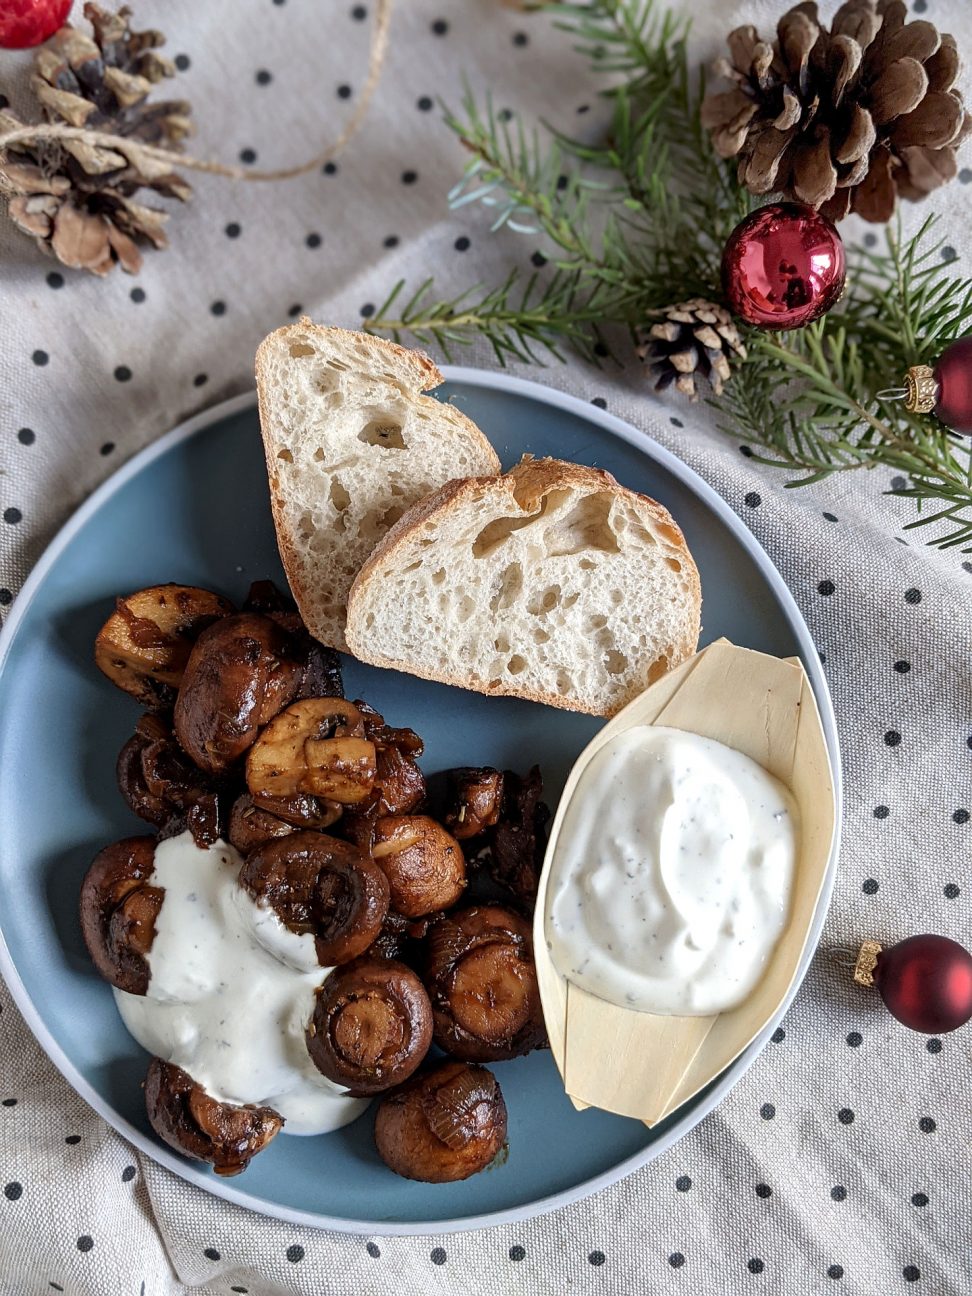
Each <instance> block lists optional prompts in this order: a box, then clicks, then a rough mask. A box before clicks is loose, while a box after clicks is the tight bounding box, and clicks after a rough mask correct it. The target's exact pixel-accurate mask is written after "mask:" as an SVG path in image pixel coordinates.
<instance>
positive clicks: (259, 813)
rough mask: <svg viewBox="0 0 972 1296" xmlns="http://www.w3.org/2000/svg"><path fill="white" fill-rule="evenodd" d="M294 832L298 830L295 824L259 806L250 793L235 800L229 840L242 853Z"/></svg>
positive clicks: (246, 853) (231, 812)
mask: <svg viewBox="0 0 972 1296" xmlns="http://www.w3.org/2000/svg"><path fill="white" fill-rule="evenodd" d="M292 832H296V829H295V828H294V825H293V824H290V823H287V821H286V819H281V818H279V817H278V816H277V815H275V814H271V813H270V811H269V810H264V809H263V808H262V806H258V805H257V804H256V802H255V801H254V800H253V798H252V797H251V796H250V795H249V793H244V794H243V796H240V797H237V798H236V800H235V801H234V802H233V808H232V810H231V811H230V818H229V841H230V844H231V845H232V846H235V847H236V849H237V850H238V851H239V852H240V854H241V855H248V854H249V853H250V851H252V850H256V849H257V848H258V847H260V846H263V845H264V844H265V843H266V842H269V841H274V840H275V839H277V838H279V837H287V836H289V835H290V833H292Z"/></svg>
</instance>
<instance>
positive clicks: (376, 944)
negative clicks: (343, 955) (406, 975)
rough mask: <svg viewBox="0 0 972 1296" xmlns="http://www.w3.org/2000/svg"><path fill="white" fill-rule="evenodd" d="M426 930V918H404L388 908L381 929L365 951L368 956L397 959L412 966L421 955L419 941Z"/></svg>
mask: <svg viewBox="0 0 972 1296" xmlns="http://www.w3.org/2000/svg"><path fill="white" fill-rule="evenodd" d="M428 930H429V920H428V919H427V918H406V917H405V916H404V914H400V913H396V912H395V910H394V909H389V910H388V912H387V914H385V921H384V922H383V923H382V924H381V931H380V932H379V933H378V935H377V936H376V937H375V939H374V940H373V941H372V942H371V944H370V945H369V946H368V948H367V950H366V951H365V952H366V953H367V955H368V957H369V958H385V959H397V960H398V962H399V963H405V964H407V965H408V966H409V967H413V966H414V965H415V963H416V962H417V960H418V959H419V958H420V956H421V950H422V947H421V942H422V940H424V938H425V935H426V933H427V932H428Z"/></svg>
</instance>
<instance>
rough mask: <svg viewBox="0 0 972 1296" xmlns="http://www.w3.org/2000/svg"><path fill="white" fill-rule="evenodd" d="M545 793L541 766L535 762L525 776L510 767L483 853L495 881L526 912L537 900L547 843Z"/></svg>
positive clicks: (528, 911) (485, 839) (490, 874)
mask: <svg viewBox="0 0 972 1296" xmlns="http://www.w3.org/2000/svg"><path fill="white" fill-rule="evenodd" d="M542 796H543V779H542V778H541V777H540V768H539V766H537V765H534V766H533V768H532V769H531V770H530V772H529V773H528V774H527V776H526V777H525V778H521V777H520V776H519V775H518V774H516V773H514V772H513V770H507V771H506V773H505V774H504V775H503V805H502V809H501V811H500V818H499V822H498V823H497V824H496V826H495V827H494V828H492V829H490V830H489V831H488V832H487V833H486V835H485V838H484V845H485V850H484V851H483V852H482V854H481V857H480V858H481V862H482V864H483V867H484V868H485V871H486V872H487V873H488V874H489V876H490V877H491V878H492V879H493V881H494V882H496V883H498V884H499V885H500V886H502V887H504V888H505V889H506V890H507V891H509V893H510V894H511V895H512V896H513V897H514V898H515V899H516V900H517V901H518V902H519V903H520V904H521V905H522V906H523V908H524V910H525V911H526V912H527V913H532V912H533V906H534V904H535V902H536V898H537V886H538V885H539V881H540V874H541V872H542V871H543V856H544V851H545V849H546V843H547V833H546V825H547V821H548V820H549V818H550V811H549V810H548V809H547V807H546V806H545V805H544V803H543V801H542V800H541V797H542Z"/></svg>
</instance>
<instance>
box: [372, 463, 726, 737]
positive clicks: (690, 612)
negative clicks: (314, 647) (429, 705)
mask: <svg viewBox="0 0 972 1296" xmlns="http://www.w3.org/2000/svg"><path fill="white" fill-rule="evenodd" d="M700 608H701V593H700V586H699V574H698V570H697V568H696V566H695V563H694V561H693V559H692V555H691V554H690V553H689V551H688V548H687V547H686V544H685V539H684V537H683V536H682V533H681V531H680V530H679V529H678V527H677V526H676V524H675V522H674V521H673V520H672V517H671V515H670V514H669V513H668V511H667V510H666V509H665V508H663V507H662V505H660V504H658V503H656V502H655V501H654V500H652V499H649V498H648V497H647V496H646V495H638V494H636V493H635V492H634V491H631V490H627V489H625V487H623V486H620V485H619V484H618V483H617V482H616V481H615V479H614V478H613V477H612V476H611V475H610V473H607V472H602V471H601V470H600V469H597V468H585V467H582V466H581V465H579V464H573V463H564V462H562V461H561V460H559V459H536V460H524V461H523V462H522V463H520V464H519V465H518V466H517V467H516V468H514V469H513V470H512V471H511V472H509V473H507V474H506V475H505V476H503V477H473V478H469V479H467V480H465V481H453V482H449V483H448V484H447V485H446V486H443V487H442V488H441V490H438V491H436V492H435V494H434V495H430V496H429V497H428V498H427V499H424V500H422V501H421V503H419V504H417V505H416V506H415V507H414V508H413V509H411V510H410V511H409V512H408V513H406V514H405V516H404V517H403V518H401V520H400V521H399V522H397V523H396V525H395V526H394V527H392V529H391V531H389V533H388V534H387V535H386V536H385V538H384V540H383V541H382V542H381V544H380V545H378V547H377V548H376V550H375V552H374V553H373V554H372V555H371V557H370V558H369V559H368V561H367V562H366V563H365V565H364V567H363V568H362V569H361V571H360V572H359V574H358V577H357V579H356V580H355V582H354V585H353V586H352V588H351V594H350V596H349V599H348V626H347V637H348V643H349V644H350V647H351V651H352V652H353V653H354V655H355V656H356V657H358V658H360V659H361V660H362V661H365V662H370V663H372V664H373V665H375V666H390V667H394V668H395V669H396V670H402V671H408V672H409V673H411V674H413V675H420V676H422V677H423V678H424V679H432V680H439V681H441V682H442V683H445V684H455V685H458V686H459V687H460V688H468V689H475V690H476V691H478V692H480V693H494V694H497V693H499V694H509V695H512V696H513V697H522V698H529V699H531V700H532V701H535V702H546V703H549V704H550V705H551V706H557V707H564V708H566V709H568V710H571V711H586V712H589V713H590V714H592V715H613V714H614V713H615V712H616V711H619V710H620V709H621V707H623V706H624V705H625V703H627V702H630V701H631V699H632V698H633V697H635V696H636V695H637V694H638V693H640V692H642V691H643V690H644V689H645V688H647V686H648V685H649V684H651V683H653V682H654V681H655V680H656V679H659V678H660V677H661V676H662V675H663V674H665V673H666V672H667V671H668V670H670V669H671V668H672V667H673V666H676V665H677V664H678V663H679V662H681V661H682V660H683V659H684V658H685V657H688V656H690V655H691V654H692V653H693V652H695V650H696V647H697V644H698V637H699V614H700Z"/></svg>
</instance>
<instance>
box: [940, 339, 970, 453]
mask: <svg viewBox="0 0 972 1296" xmlns="http://www.w3.org/2000/svg"><path fill="white" fill-rule="evenodd" d="M934 373H935V381H936V382H937V383H938V399H937V402H936V404H935V413H936V415H937V416H938V418H940V419H941V420H942V422H943V423H944V424H945V426H946V427H950V428H951V429H952V431H953V432H964V433H965V435H966V436H972V337H967V338H960V339H959V340H958V342H953V343H952V345H951V346H949V347H946V349H945V351H944V352H943V353H942V357H941V359H940V360H939V362H938V364H937V365H935V369H934Z"/></svg>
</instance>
